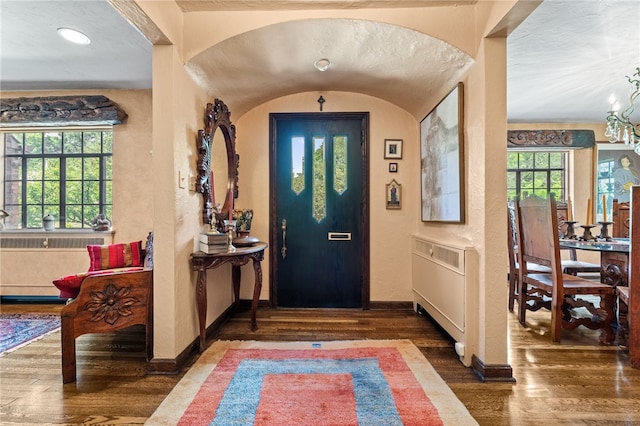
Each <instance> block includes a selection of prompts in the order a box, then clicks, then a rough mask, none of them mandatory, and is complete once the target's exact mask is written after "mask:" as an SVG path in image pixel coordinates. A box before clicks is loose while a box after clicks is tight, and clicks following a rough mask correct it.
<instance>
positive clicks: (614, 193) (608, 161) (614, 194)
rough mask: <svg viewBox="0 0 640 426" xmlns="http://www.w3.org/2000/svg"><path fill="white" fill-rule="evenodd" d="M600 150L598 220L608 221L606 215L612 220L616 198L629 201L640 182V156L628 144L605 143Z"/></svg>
mask: <svg viewBox="0 0 640 426" xmlns="http://www.w3.org/2000/svg"><path fill="white" fill-rule="evenodd" d="M596 149H597V155H596V165H595V178H594V182H595V185H596V187H595V191H594V194H595V202H594V203H593V206H594V208H595V218H596V220H595V221H596V222H601V221H604V219H605V214H606V219H607V221H611V220H612V209H613V199H614V198H616V199H617V200H618V202H620V203H626V202H629V200H630V194H631V186H633V185H640V156H639V155H638V154H636V153H635V152H634V151H633V148H631V145H626V144H624V143H608V142H605V143H602V142H601V143H598V144H596ZM603 201H604V204H603Z"/></svg>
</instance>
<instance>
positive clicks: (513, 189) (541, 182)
mask: <svg viewBox="0 0 640 426" xmlns="http://www.w3.org/2000/svg"><path fill="white" fill-rule="evenodd" d="M565 164H566V153H565V152H560V151H554V152H541V151H509V152H507V199H508V200H514V199H515V198H516V197H520V198H523V197H526V196H529V195H535V196H538V197H547V196H548V195H549V194H554V196H555V198H556V200H564V199H566V198H565V192H566V180H565V168H566V166H565Z"/></svg>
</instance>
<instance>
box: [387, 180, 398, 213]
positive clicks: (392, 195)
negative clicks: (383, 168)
mask: <svg viewBox="0 0 640 426" xmlns="http://www.w3.org/2000/svg"><path fill="white" fill-rule="evenodd" d="M385 200H386V204H387V210H399V209H401V208H402V185H400V184H399V183H398V182H396V180H395V179H393V180H392V181H391V182H389V183H388V184H387V191H386V195H385Z"/></svg>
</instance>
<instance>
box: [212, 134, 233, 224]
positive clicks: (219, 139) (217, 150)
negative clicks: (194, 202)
mask: <svg viewBox="0 0 640 426" xmlns="http://www.w3.org/2000/svg"><path fill="white" fill-rule="evenodd" d="M211 171H212V172H213V188H212V189H213V191H214V192H213V195H214V200H215V202H216V204H218V203H219V204H220V207H221V208H222V209H224V210H223V213H224V212H226V210H227V209H226V206H228V205H229V203H228V200H227V196H228V195H229V164H228V163H227V144H226V141H225V140H224V134H223V133H222V130H220V129H219V128H217V129H215V132H214V134H213V139H212V146H211Z"/></svg>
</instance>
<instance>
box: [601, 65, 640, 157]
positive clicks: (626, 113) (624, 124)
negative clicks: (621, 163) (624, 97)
mask: <svg viewBox="0 0 640 426" xmlns="http://www.w3.org/2000/svg"><path fill="white" fill-rule="evenodd" d="M633 77H635V79H634V78H631V77H629V76H627V80H629V83H631V84H633V85H635V86H636V89H635V91H634V92H633V93H631V95H629V106H628V107H627V108H626V109H625V110H623V111H622V112H620V113H618V110H619V109H620V104H619V103H618V102H616V98H615V96H614V95H611V97H610V98H609V104H610V106H611V108H610V110H609V115H608V116H607V130H606V131H605V132H604V135H605V136H606V137H608V138H609V142H611V143H615V142H618V141H620V140H622V141H623V142H624V143H625V144H627V145H631V148H633V150H634V152H635V153H636V154H638V155H640V124H633V123H632V122H631V114H633V111H634V109H635V105H634V104H635V101H636V98H638V96H640V68H636V73H635V74H634V75H633ZM621 135H622V138H620V136H621Z"/></svg>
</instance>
